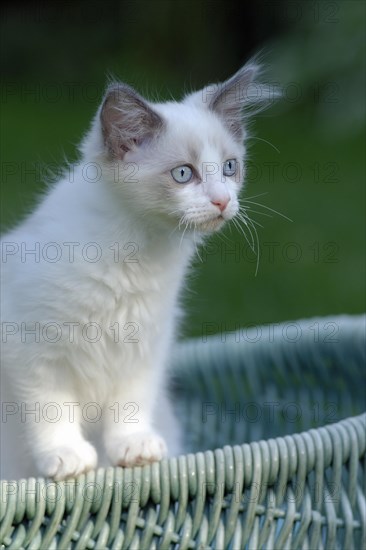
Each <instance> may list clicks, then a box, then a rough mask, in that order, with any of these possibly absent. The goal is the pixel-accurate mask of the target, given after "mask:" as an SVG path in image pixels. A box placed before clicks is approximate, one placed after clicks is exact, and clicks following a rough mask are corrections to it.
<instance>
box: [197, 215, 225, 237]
mask: <svg viewBox="0 0 366 550" xmlns="http://www.w3.org/2000/svg"><path fill="white" fill-rule="evenodd" d="M226 221H227V220H225V218H224V217H223V216H221V214H220V215H219V216H217V217H216V218H211V219H210V220H205V221H202V222H197V223H196V224H195V228H196V229H198V230H199V231H202V232H203V233H210V232H213V231H218V230H219V229H221V227H222V226H223V225H224V224H225V223H226Z"/></svg>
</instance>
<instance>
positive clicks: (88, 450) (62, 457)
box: [38, 441, 97, 481]
mask: <svg viewBox="0 0 366 550" xmlns="http://www.w3.org/2000/svg"><path fill="white" fill-rule="evenodd" d="M96 465H97V453H96V450H95V449H94V447H93V446H92V445H90V443H88V442H87V441H85V442H83V443H81V444H80V443H79V444H78V445H76V446H75V448H71V447H57V448H56V449H53V450H52V451H48V452H47V453H45V454H43V456H42V457H40V458H39V460H38V466H39V470H40V473H41V474H42V475H43V476H45V477H51V478H53V479H54V480H55V481H60V480H62V479H66V478H69V477H76V476H78V475H79V474H82V473H84V472H87V471H89V470H92V469H93V468H95V467H96Z"/></svg>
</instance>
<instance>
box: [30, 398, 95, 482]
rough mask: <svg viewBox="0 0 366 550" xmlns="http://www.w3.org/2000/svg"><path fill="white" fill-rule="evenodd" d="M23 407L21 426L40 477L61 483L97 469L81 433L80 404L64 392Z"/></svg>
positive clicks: (91, 448) (93, 452)
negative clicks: (22, 423) (22, 424)
mask: <svg viewBox="0 0 366 550" xmlns="http://www.w3.org/2000/svg"><path fill="white" fill-rule="evenodd" d="M46 396H47V399H45V397H44V396H42V399H34V400H32V401H31V400H30V399H29V398H28V399H27V400H26V401H25V402H24V403H23V408H24V410H25V411H28V413H26V414H25V415H24V418H23V422H24V428H25V430H26V431H25V433H26V435H27V437H28V438H29V447H30V448H31V452H32V454H33V456H34V460H35V463H36V466H37V469H38V471H39V473H40V474H41V475H43V476H45V477H52V478H54V479H55V480H61V479H65V478H68V477H74V476H77V475H79V474H81V473H83V472H86V471H88V470H91V469H93V468H95V467H96V464H97V453H96V451H95V449H94V447H93V446H92V445H91V444H90V443H88V441H86V439H85V438H84V436H83V434H82V430H81V421H82V418H81V411H82V407H81V403H78V402H77V400H76V399H75V396H74V395H72V394H71V393H68V392H63V391H55V390H53V391H49V390H48V391H47V393H46ZM32 411H34V412H32Z"/></svg>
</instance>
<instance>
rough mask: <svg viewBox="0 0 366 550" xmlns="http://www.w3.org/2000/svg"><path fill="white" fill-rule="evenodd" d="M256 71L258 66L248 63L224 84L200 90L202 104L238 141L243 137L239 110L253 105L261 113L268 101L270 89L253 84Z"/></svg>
mask: <svg viewBox="0 0 366 550" xmlns="http://www.w3.org/2000/svg"><path fill="white" fill-rule="evenodd" d="M259 72H260V67H259V65H257V64H256V63H249V64H247V65H245V66H244V67H242V68H241V69H240V70H239V71H238V72H237V73H236V74H234V76H232V77H231V78H229V79H228V80H226V81H225V82H223V83H220V84H211V85H209V86H207V87H206V88H204V89H203V90H202V91H201V97H202V102H203V103H204V104H205V105H206V106H207V107H208V109H210V110H211V111H213V112H215V113H217V114H218V115H219V116H220V117H221V118H222V120H223V122H224V124H225V126H226V127H227V128H228V129H229V130H230V132H231V133H232V135H233V136H234V138H235V139H237V140H238V141H240V142H241V141H242V140H243V137H244V131H243V109H244V108H246V107H252V106H253V105H256V107H258V106H259V109H260V110H261V109H263V108H265V107H266V105H265V104H266V103H267V104H268V103H269V100H270V99H271V98H270V88H269V87H268V86H265V85H263V84H259V83H257V82H255V80H256V77H257V76H258V74H259ZM272 99H273V97H272Z"/></svg>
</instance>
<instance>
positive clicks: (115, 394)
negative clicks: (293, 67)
mask: <svg viewBox="0 0 366 550" xmlns="http://www.w3.org/2000/svg"><path fill="white" fill-rule="evenodd" d="M255 72H256V68H255V66H253V65H249V66H246V67H244V68H243V69H241V70H240V71H239V72H238V73H237V74H236V75H235V76H234V77H232V78H231V79H230V80H229V81H227V82H226V83H225V84H224V85H222V84H221V85H212V86H209V87H207V88H205V89H204V90H202V91H200V92H196V93H194V94H191V95H189V96H187V97H186V98H184V100H183V101H182V102H180V103H176V102H168V103H161V104H160V103H159V104H153V103H151V102H148V101H146V100H145V99H143V98H142V97H141V96H140V95H138V94H137V92H136V91H134V90H133V89H132V88H130V87H129V86H127V85H125V84H112V85H111V86H110V87H109V88H108V89H107V92H106V95H105V98H104V100H103V102H102V105H101V107H100V109H99V111H98V113H97V115H96V117H95V119H94V122H93V124H92V127H91V130H90V132H89V133H88V134H87V136H86V138H85V139H84V141H83V143H82V146H81V152H82V157H81V161H80V163H79V164H78V165H77V166H75V167H73V168H72V171H69V172H68V173H67V174H65V177H64V178H63V179H61V181H59V182H58V183H57V184H56V185H55V186H54V187H53V188H52V189H50V191H49V192H48V194H47V196H46V197H45V198H44V199H43V200H42V202H41V203H40V205H39V206H38V207H37V208H36V210H35V211H34V212H33V214H32V215H30V216H29V217H28V218H27V219H26V220H25V221H24V222H23V223H22V224H21V225H20V226H19V227H18V228H17V229H15V230H13V231H12V232H10V233H8V234H7V235H6V236H4V237H3V239H2V259H3V264H2V284H3V296H2V302H3V303H2V328H3V336H2V376H1V382H2V384H1V385H2V393H3V404H2V422H3V424H2V444H1V452H2V456H1V477H3V478H19V477H22V476H29V475H35V474H41V475H44V476H51V477H53V478H54V479H63V478H66V477H68V476H74V475H77V474H80V473H81V472H84V471H87V470H88V469H91V468H94V467H95V466H96V465H97V452H96V449H95V447H94V446H92V444H91V443H90V439H89V441H88V440H87V439H86V436H87V435H88V433H87V428H88V427H97V428H99V431H100V432H101V437H100V441H102V443H103V448H104V451H105V453H106V455H107V457H108V460H109V461H110V463H112V464H114V465H122V466H130V465H141V464H145V463H149V462H151V461H154V460H160V459H161V458H162V457H163V456H164V455H165V453H166V452H167V447H166V443H165V440H164V439H163V437H162V436H163V431H164V429H163V424H170V426H168V428H167V432H168V434H166V435H165V438H166V441H167V445H168V448H169V450H170V451H171V452H172V453H175V452H178V449H177V448H174V447H175V443H174V439H177V437H176V436H177V433H176V428H175V426H174V420H173V417H172V415H171V412H170V411H169V408H168V405H167V404H166V403H165V404H164V403H163V401H164V402H165V401H166V399H165V396H164V387H165V378H166V375H165V367H166V364H167V358H168V354H169V350H170V347H171V344H172V341H173V339H174V335H175V326H176V318H177V313H178V305H177V303H178V295H179V291H180V289H181V287H182V283H183V279H184V275H185V272H186V270H187V267H188V265H189V262H190V259H191V258H192V255H193V253H194V250H195V245H196V243H197V242H200V240H201V239H202V237H203V236H204V235H205V234H210V233H211V232H213V231H216V230H218V229H219V228H221V227H222V226H223V225H224V223H225V222H226V221H228V220H230V219H232V218H233V217H234V216H235V215H236V214H237V213H238V210H239V204H238V194H239V190H240V187H241V182H242V179H243V173H244V167H243V158H244V146H243V138H244V130H243V123H242V119H243V116H242V109H243V107H244V106H245V103H246V102H248V94H247V92H248V89H249V88H248V87H249V85H250V84H251V82H252V80H253V77H254V75H255ZM256 90H257V92H258V90H259V88H256ZM253 96H254V97H253ZM253 99H254V100H257V99H259V100H261V99H263V97H260V94H259V93H257V94H253V90H252V93H251V99H250V100H249V101H252V100H253ZM97 439H98V438H97ZM99 446H100V445H99ZM102 455H103V451H102V450H100V451H99V459H100V460H99V463H103V460H102Z"/></svg>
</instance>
